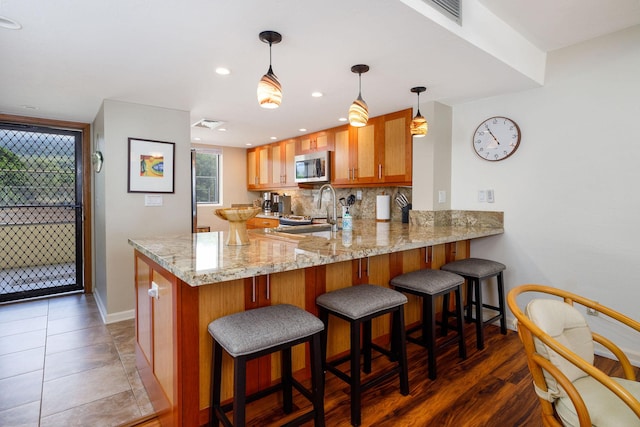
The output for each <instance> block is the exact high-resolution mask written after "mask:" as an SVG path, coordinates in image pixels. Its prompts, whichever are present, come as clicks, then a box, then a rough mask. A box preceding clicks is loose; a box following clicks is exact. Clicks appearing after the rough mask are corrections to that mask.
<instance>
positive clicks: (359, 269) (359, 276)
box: [358, 258, 362, 279]
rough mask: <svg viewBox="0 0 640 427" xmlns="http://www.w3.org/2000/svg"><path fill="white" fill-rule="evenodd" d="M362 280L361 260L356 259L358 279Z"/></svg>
mask: <svg viewBox="0 0 640 427" xmlns="http://www.w3.org/2000/svg"><path fill="white" fill-rule="evenodd" d="M361 278H362V258H358V279H361Z"/></svg>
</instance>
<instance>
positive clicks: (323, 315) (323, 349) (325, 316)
mask: <svg viewBox="0 0 640 427" xmlns="http://www.w3.org/2000/svg"><path fill="white" fill-rule="evenodd" d="M318 318H319V319H320V320H321V321H322V323H323V324H324V329H323V330H322V337H321V339H320V353H321V354H322V371H323V372H326V371H327V331H328V330H329V312H328V311H327V310H324V309H322V308H320V307H318Z"/></svg>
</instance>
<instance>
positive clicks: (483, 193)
mask: <svg viewBox="0 0 640 427" xmlns="http://www.w3.org/2000/svg"><path fill="white" fill-rule="evenodd" d="M478 201H479V202H480V203H484V202H486V201H487V192H486V191H484V190H478Z"/></svg>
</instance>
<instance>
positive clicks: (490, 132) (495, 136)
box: [473, 117, 520, 162]
mask: <svg viewBox="0 0 640 427" xmlns="http://www.w3.org/2000/svg"><path fill="white" fill-rule="evenodd" d="M519 145H520V128H519V127H518V125H517V124H516V122H514V121H513V120H511V119H508V118H506V117H491V118H489V119H487V120H485V121H484V122H482V123H480V126H478V128H477V129H476V131H475V133H474V134H473V149H474V150H475V152H476V154H478V156H480V157H482V158H483V159H485V160H489V161H492V162H495V161H498V160H504V159H506V158H507V157H509V156H510V155H512V154H513V153H514V152H515V151H516V150H517V149H518V146H519Z"/></svg>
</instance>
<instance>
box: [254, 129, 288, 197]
mask: <svg viewBox="0 0 640 427" xmlns="http://www.w3.org/2000/svg"><path fill="white" fill-rule="evenodd" d="M296 144H297V140H295V139H288V140H285V141H280V142H276V143H274V144H268V145H263V146H260V147H255V148H250V149H248V150H247V190H250V191H251V190H274V189H278V188H287V187H297V184H296V182H295V161H294V157H295V152H296Z"/></svg>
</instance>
